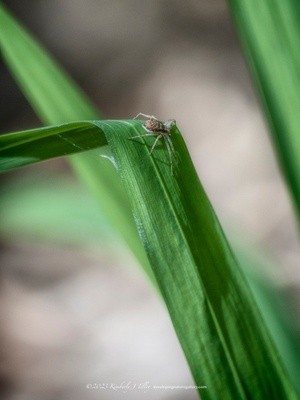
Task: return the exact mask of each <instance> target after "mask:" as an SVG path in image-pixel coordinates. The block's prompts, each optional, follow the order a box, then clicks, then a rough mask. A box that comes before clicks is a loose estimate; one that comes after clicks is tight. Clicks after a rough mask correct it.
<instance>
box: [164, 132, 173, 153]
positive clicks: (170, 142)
mask: <svg viewBox="0 0 300 400" xmlns="http://www.w3.org/2000/svg"><path fill="white" fill-rule="evenodd" d="M165 139H166V142H168V144H169V146H170V149H171V150H172V153H175V149H174V146H173V143H172V140H171V138H170V136H167V135H165Z"/></svg>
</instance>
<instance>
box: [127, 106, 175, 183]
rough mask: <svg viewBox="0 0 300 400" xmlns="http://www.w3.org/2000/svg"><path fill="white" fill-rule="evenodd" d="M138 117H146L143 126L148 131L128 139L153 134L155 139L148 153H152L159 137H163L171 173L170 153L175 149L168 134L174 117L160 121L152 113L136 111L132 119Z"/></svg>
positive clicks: (173, 123)
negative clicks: (136, 113)
mask: <svg viewBox="0 0 300 400" xmlns="http://www.w3.org/2000/svg"><path fill="white" fill-rule="evenodd" d="M138 117H143V118H147V119H146V121H145V122H144V123H143V128H144V129H145V131H146V132H148V133H146V134H145V135H138V136H133V137H131V138H130V139H135V138H139V137H143V136H155V137H156V139H155V141H154V143H153V145H152V147H151V150H150V154H152V152H153V150H154V149H155V146H156V144H157V142H158V141H159V139H164V142H165V144H166V148H167V150H168V153H169V158H170V166H171V174H172V175H173V160H172V153H175V150H174V146H173V143H172V140H171V138H170V135H171V129H172V128H173V126H174V125H176V121H175V119H168V120H167V121H165V122H162V121H159V120H158V119H157V118H156V117H154V115H147V114H143V113H138V115H136V116H135V117H134V118H133V119H137V118H138Z"/></svg>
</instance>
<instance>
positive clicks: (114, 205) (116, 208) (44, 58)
mask: <svg viewBox="0 0 300 400" xmlns="http://www.w3.org/2000/svg"><path fill="white" fill-rule="evenodd" d="M0 48H1V55H2V57H3V58H4V60H5V61H6V63H7V65H8V66H9V69H10V71H11V72H12V74H13V75H14V77H15V79H16V81H17V82H18V84H19V86H20V87H21V89H22V90H23V93H24V95H25V96H26V97H27V99H28V101H29V102H30V104H31V105H32V106H33V108H34V109H35V111H36V112H37V114H38V115H39V117H40V118H41V119H42V121H43V122H44V123H46V124H61V123H66V122H73V121H78V120H93V119H99V114H98V112H97V111H96V110H95V108H94V107H93V106H92V105H91V103H90V101H89V100H88V98H87V97H86V96H85V95H84V94H83V92H82V90H81V89H80V88H79V87H78V86H77V85H76V84H75V83H74V82H73V81H72V80H71V79H70V78H69V77H68V76H67V75H66V74H65V73H64V71H63V70H62V69H61V68H60V67H59V66H58V65H57V64H56V62H55V61H54V60H53V59H52V58H51V57H50V56H49V55H48V54H47V53H46V52H45V51H44V50H43V49H42V48H41V46H40V45H39V44H38V43H37V42H36V41H35V40H34V39H33V38H32V37H31V36H30V35H29V34H28V33H27V32H26V30H25V29H24V28H23V27H22V26H21V25H20V24H19V23H18V22H16V21H15V20H14V18H13V17H11V16H10V15H9V13H8V11H7V10H6V8H5V7H4V5H3V4H1V3H0ZM80 129H82V127H81V128H80ZM89 134H91V136H92V137H93V138H91V141H90V142H89V144H88V146H90V148H93V146H94V145H95V141H97V140H98V143H99V145H101V144H103V140H105V139H104V138H103V136H99V137H98V139H97V137H96V136H94V135H93V133H92V130H89ZM50 138H51V136H49V137H48V139H47V140H46V143H47V146H48V145H49V150H46V149H45V148H43V151H44V152H45V151H49V152H55V151H57V150H58V148H60V146H61V145H62V142H61V143H59V144H58V148H56V149H52V147H53V144H51V143H50ZM65 138H66V139H68V138H67V137H66V136H65ZM56 139H57V137H56ZM41 140H43V139H41ZM77 140H81V139H79V138H78V135H77ZM82 140H83V142H84V138H82ZM82 144H83V143H82V142H81V143H80V144H79V145H80V147H82V148H85V147H84V144H83V145H82ZM81 145H82V146H81ZM63 146H64V148H65V150H64V151H66V154H71V153H73V152H76V148H75V146H73V151H72V145H71V144H69V145H68V144H67V142H66V141H65V143H64V145H63ZM77 150H78V151H79V150H80V149H77ZM24 151H25V150H24ZM103 151H104V149H103ZM57 155H60V154H57ZM49 156H51V154H49ZM69 160H70V162H71V164H72V166H73V168H74V169H75V171H76V172H77V174H78V176H79V177H80V178H81V180H82V182H84V184H85V185H87V186H88V188H89V189H90V191H91V193H92V194H93V195H94V197H95V198H96V199H97V201H98V203H99V205H100V207H101V209H102V210H103V214H104V215H105V216H106V218H107V220H108V221H109V222H110V223H111V225H112V226H114V227H115V228H116V229H117V231H118V232H119V234H120V236H121V237H122V238H123V240H124V241H125V243H127V245H128V246H129V248H130V249H131V251H132V252H133V254H134V255H135V256H136V257H137V259H138V260H139V262H140V263H141V265H142V266H143V267H144V268H145V270H146V271H147V273H148V274H149V276H150V277H152V273H151V270H150V266H149V262H148V259H147V257H146V255H145V251H144V249H143V247H142V245H141V242H140V240H139V238H138V234H137V231H136V227H135V225H134V221H133V218H132V214H131V212H130V205H129V200H128V197H127V196H126V195H125V193H124V191H123V190H122V188H121V182H120V179H119V177H118V174H117V173H116V171H115V168H114V167H113V165H112V164H111V162H110V161H109V160H107V159H105V158H100V157H87V156H85V155H75V156H73V157H71V158H69ZM15 161H16V162H20V161H21V162H22V161H23V164H24V165H25V164H26V163H27V162H30V161H38V160H37V159H36V160H29V159H27V160H26V159H25V157H24V159H23V160H21V159H20V158H18V160H15ZM11 162H14V160H12V159H11Z"/></svg>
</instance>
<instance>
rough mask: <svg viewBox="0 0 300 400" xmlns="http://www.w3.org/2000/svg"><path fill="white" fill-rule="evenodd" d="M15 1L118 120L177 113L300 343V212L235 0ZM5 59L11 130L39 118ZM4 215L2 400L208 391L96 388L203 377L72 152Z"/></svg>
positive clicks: (234, 236)
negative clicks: (236, 18) (232, 11)
mask: <svg viewBox="0 0 300 400" xmlns="http://www.w3.org/2000/svg"><path fill="white" fill-rule="evenodd" d="M3 3H4V4H6V5H7V6H8V7H9V9H10V10H11V11H12V12H13V13H14V14H15V16H16V17H17V18H18V19H19V20H20V21H21V22H22V23H23V24H24V25H25V26H26V27H27V28H28V29H29V30H30V31H31V32H32V33H33V34H34V35H35V37H37V38H39V40H40V41H41V42H42V43H43V45H44V46H45V47H46V49H48V50H49V51H50V52H51V53H52V54H53V55H54V57H55V58H56V59H57V60H58V61H59V63H60V64H61V65H63V66H64V68H65V69H66V70H67V71H68V73H69V74H70V75H71V76H72V77H73V78H74V79H75V80H76V81H77V83H78V84H79V85H80V86H81V87H82V88H83V89H84V90H85V92H86V93H87V94H88V96H89V97H90V98H91V99H92V100H93V102H94V103H95V104H96V105H97V107H98V109H99V110H100V111H101V112H102V113H103V115H104V117H105V118H109V119H113V118H120V119H122V118H125V119H128V118H131V117H133V116H135V115H136V114H137V113H138V112H143V113H146V114H154V115H155V116H157V117H158V118H159V119H162V120H165V119H169V118H175V119H176V121H177V125H178V126H179V128H180V129H181V131H182V133H183V135H184V137H185V139H186V142H187V145H188V148H189V149H190V153H191V156H192V158H193V161H194V163H195V166H196V169H197V171H198V173H199V176H200V179H201V181H202V183H203V184H204V187H205V188H206V191H207V193H208V196H209V198H210V199H211V201H212V204H213V206H214V208H215V210H216V211H217V214H218V216H219V218H220V220H221V224H222V225H223V228H224V229H225V232H226V234H227V236H228V237H229V239H230V242H231V244H232V246H233V248H234V250H235V251H236V253H237V254H238V257H239V254H242V255H241V257H245V258H247V259H252V260H253V259H255V262H252V263H251V262H250V265H251V268H252V269H253V270H254V269H255V271H251V273H253V272H254V273H255V274H256V273H258V275H260V274H263V276H265V278H262V279H266V281H267V282H268V283H267V284H268V285H269V284H270V285H271V286H274V287H275V288H276V291H277V294H278V296H279V299H280V301H279V302H280V304H281V305H280V307H281V308H282V310H283V314H284V317H283V318H284V319H285V322H286V324H287V326H288V327H289V328H290V329H291V330H292V331H293V332H294V334H295V338H297V337H298V338H299V336H300V324H299V315H300V308H299V307H300V297H299V293H300V291H299V287H300V272H299V259H300V250H299V244H298V241H297V233H296V225H295V218H294V216H293V210H292V207H291V203H290V200H289V196H288V193H287V190H286V187H285V184H284V183H283V180H282V177H281V174H280V171H279V168H278V165H277V163H276V159H275V155H274V152H273V149H272V145H271V143H270V140H269V136H268V132H267V128H266V125H265V122H264V120H263V117H262V114H261V112H260V109H259V104H258V101H257V99H256V96H255V91H254V89H253V86H252V83H251V79H250V76H249V73H248V69H247V66H246V64H245V60H244V58H243V55H242V52H241V48H240V45H239V42H238V39H237V36H236V33H235V30H234V26H233V23H232V21H231V18H230V15H229V12H228V9H227V4H226V3H225V0H186V1H185V2H182V1H180V0H172V1H171V0H147V1H146V0H109V1H108V0H98V1H96V0H85V1H84V2H82V1H79V0H72V1H71V0H64V1H58V0H52V1H46V0H34V1H33V0H31V1H29V0H23V1H22V2H20V1H14V0H9V1H4V2H3ZM0 62H1V64H0V72H1V75H0V82H1V91H0V101H1V113H0V132H1V133H4V132H10V131H14V130H22V129H26V128H33V127H38V126H40V125H41V124H40V122H39V120H38V119H37V117H36V116H35V115H34V113H33V111H32V110H31V107H30V106H29V104H28V103H27V101H26V100H25V98H24V97H23V95H22V94H21V92H20V90H19V89H18V87H17V85H16V84H15V83H14V81H13V79H12V77H11V76H10V74H9V72H8V70H7V69H6V67H5V66H4V64H3V62H2V61H0ZM45 216H46V217H45ZM0 218H1V227H0V235H1V286H0V298H1V306H0V318H1V327H0V340H1V342H2V343H1V353H0V381H1V388H0V391H1V395H2V398H3V399H6V400H27V399H28V400H29V399H30V400H48V399H51V400H53V399H57V400H59V399H73V400H77V399H78V400H79V399H80V400H81V399H83V398H84V399H92V400H93V399H98V398H101V399H113V400H114V399H119V398H128V399H140V398H145V399H154V400H155V399H181V398H183V396H184V398H185V399H188V400H192V399H197V398H198V397H197V394H196V391H194V390H186V391H184V392H183V391H180V390H174V391H170V390H150V391H145V392H144V391H141V390H128V391H127V392H126V391H125V393H124V391H122V390H116V391H112V390H109V391H103V390H101V391H99V390H89V389H87V388H86V385H87V384H89V383H99V384H100V383H104V384H105V383H108V384H111V383H114V384H121V383H124V382H125V383H129V382H131V383H132V384H144V383H148V384H149V385H160V384H161V385H193V380H192V377H191V375H190V372H189V369H188V366H187V364H186V361H185V359H184V356H183V354H182V351H181V349H180V346H179V344H178V341H177V338H176V336H175V334H174V332H173V328H172V325H171V322H170V320H169V317H168V314H167V312H166V310H165V307H164V305H163V304H162V302H161V300H160V299H159V298H158V296H157V294H156V293H155V290H154V289H153V288H152V286H151V284H150V283H149V282H148V281H147V278H146V277H145V276H144V273H143V272H142V271H141V269H140V267H139V266H138V265H137V263H136V261H135V260H134V259H133V257H132V256H131V254H129V252H128V250H127V249H126V248H125V247H124V246H123V243H122V242H121V240H120V239H119V237H118V235H117V233H116V232H114V231H112V229H111V228H110V226H109V225H108V223H107V221H106V219H105V215H102V214H101V210H99V209H98V207H97V204H96V203H95V201H94V200H93V199H92V198H91V197H90V196H89V194H88V193H87V191H86V189H85V188H84V187H82V186H81V185H80V183H79V182H78V180H77V179H76V177H75V176H74V175H73V174H72V171H71V169H70V168H69V166H68V163H67V161H66V160H64V159H57V160H52V161H50V162H46V163H42V164H38V165H35V166H32V167H26V168H24V169H20V170H18V171H15V172H13V173H9V174H6V175H5V176H3V177H2V178H1V200H0ZM256 269H257V270H256ZM203 385H205V382H203Z"/></svg>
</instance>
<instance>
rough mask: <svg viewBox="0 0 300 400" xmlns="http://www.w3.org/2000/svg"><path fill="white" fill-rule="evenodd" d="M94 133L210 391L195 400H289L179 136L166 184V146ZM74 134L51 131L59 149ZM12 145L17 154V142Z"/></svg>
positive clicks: (122, 127)
mask: <svg viewBox="0 0 300 400" xmlns="http://www.w3.org/2000/svg"><path fill="white" fill-rule="evenodd" d="M78 124H80V126H81V124H83V123H78ZM91 124H94V125H95V126H98V127H99V130H98V133H99V135H102V136H103V137H104V135H105V138H106V139H105V140H107V142H108V144H109V146H110V149H111V152H112V155H113V157H114V161H113V163H114V165H116V166H117V169H118V172H119V173H120V175H121V178H122V182H123V183H124V186H125V189H126V190H127V193H128V195H129V197H130V199H131V207H132V209H133V214H134V217H135V222H136V224H137V227H138V230H139V234H140V238H141V240H142V241H143V244H144V247H145V249H146V251H147V255H148V257H149V260H150V263H151V266H152V269H153V272H154V275H155V277H156V280H157V282H158V284H159V287H160V289H161V293H162V295H163V297H164V299H165V302H166V304H167V307H168V309H169V312H170V315H171V318H172V321H173V324H174V327H175V329H176V332H177V335H178V338H179V340H180V342H181V345H182V347H183V350H184V352H185V354H186V357H187V360H188V362H189V365H190V368H191V371H192V373H193V375H194V379H195V382H196V384H197V385H198V386H207V390H204V389H203V390H202V391H201V395H202V397H203V398H207V399H218V398H219V396H220V393H222V398H224V399H233V398H238V399H248V398H255V399H265V398H269V397H272V398H273V399H282V398H284V399H296V395H295V393H294V392H293V389H292V388H291V386H290V383H289V380H288V378H287V376H286V374H285V371H284V369H283V367H282V365H281V362H280V360H279V358H278V356H277V352H276V350H275V349H274V347H273V344H272V341H271V340H270V338H269V335H268V333H267V331H266V328H265V326H264V323H263V321H262V319H261V317H260V315H259V313H258V311H257V308H256V305H255V303H254V301H253V298H252V295H251V293H250V291H249V289H248V286H247V284H246V282H245V280H244V278H243V276H242V274H241V272H240V270H239V268H238V266H237V264H236V261H235V259H234V257H233V255H232V253H231V250H230V248H229V246H228V244H227V242H226V239H225V237H224V235H223V232H222V230H221V228H220V225H219V222H218V220H217V218H216V216H215V214H214V211H213V209H212V207H211V205H210V203H209V201H208V199H207V196H206V194H205V192H204V190H203V188H202V186H201V184H200V182H199V180H198V177H197V175H196V172H195V170H194V167H193V165H192V162H191V160H190V157H189V155H188V152H187V149H186V146H185V144H184V142H183V139H182V137H181V135H180V132H179V131H178V130H177V129H176V127H174V128H173V129H172V132H171V134H172V136H171V137H172V141H173V145H174V147H175V149H176V152H177V157H176V158H175V157H174V159H173V162H174V175H172V174H171V170H170V160H169V154H168V152H167V151H166V149H165V148H164V147H163V146H159V147H157V148H155V151H154V153H153V154H152V155H150V146H151V144H152V142H153V139H152V138H146V139H144V138H136V139H133V137H135V136H138V135H141V134H143V133H144V131H143V129H142V126H141V121H92V122H91ZM74 127H75V124H67V125H65V126H60V128H58V127H56V128H49V129H51V132H52V136H53V137H54V138H55V137H56V138H57V140H58V142H59V143H61V139H62V137H64V135H66V134H67V135H69V132H70V131H72V130H74ZM57 129H61V133H59V134H58V132H57ZM93 129H94V128H93ZM44 131H45V129H41V130H40V134H41V135H44ZM32 132H34V136H35V137H37V136H38V134H37V132H36V131H31V134H33V133H32ZM17 136H18V139H19V140H18V142H17V146H18V145H19V143H20V142H21V136H22V133H18V135H17ZM28 136H29V133H28V132H24V137H26V138H27V139H28ZM8 137H9V135H8V136H5V141H8ZM73 139H75V145H77V143H76V139H77V136H76V135H74V136H72V141H73ZM103 142H104V140H103ZM9 143H10V146H12V145H11V141H9ZM37 147H38V142H37ZM11 148H12V147H9V150H10V149H11ZM33 148H34V147H33ZM75 148H77V146H75ZM98 150H99V152H100V151H101V148H99V149H98ZM36 151H37V152H38V149H37V150H36ZM2 153H4V154H5V150H3V152H2ZM0 156H2V154H1V153H0ZM97 159H99V160H100V157H98V158H97ZM199 390H200V389H199Z"/></svg>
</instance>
